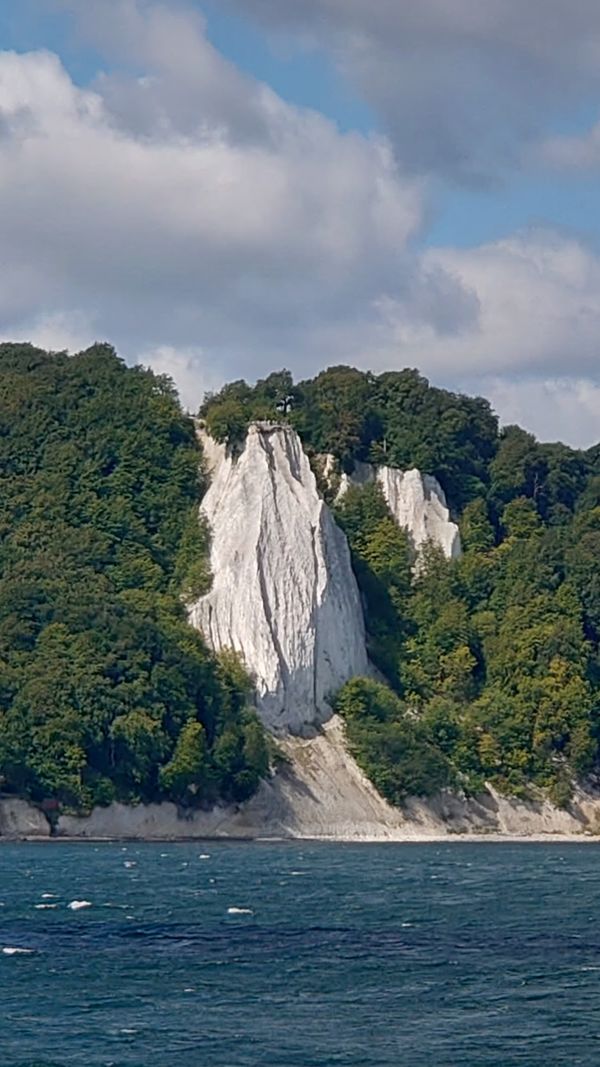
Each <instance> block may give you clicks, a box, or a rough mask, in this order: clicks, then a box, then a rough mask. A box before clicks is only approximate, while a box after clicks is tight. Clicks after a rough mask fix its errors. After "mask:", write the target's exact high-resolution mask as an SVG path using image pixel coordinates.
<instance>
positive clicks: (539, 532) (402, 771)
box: [201, 367, 600, 804]
mask: <svg viewBox="0 0 600 1067" xmlns="http://www.w3.org/2000/svg"><path fill="white" fill-rule="evenodd" d="M201 414H202V416H203V417H204V418H205V420H206V422H207V425H208V428H209V429H210V431H211V432H212V433H213V434H214V435H215V436H217V437H218V438H220V439H221V440H225V439H227V440H230V441H232V442H234V441H235V440H236V439H237V438H239V437H240V436H241V435H242V434H243V432H244V430H245V427H246V426H247V424H248V422H249V421H251V420H253V419H273V418H276V419H286V420H288V421H289V422H291V423H292V425H294V426H295V427H296V429H297V430H298V432H299V433H300V435H301V437H302V439H303V441H304V444H305V447H306V448H307V450H309V452H310V453H312V454H313V455H317V454H319V453H325V452H328V453H331V454H333V455H334V456H335V457H336V458H337V459H338V460H339V462H340V464H341V466H342V467H343V468H345V469H347V470H351V468H352V464H353V462H354V461H355V460H369V461H371V462H373V463H379V464H381V463H385V464H388V465H390V466H397V467H400V468H402V469H407V468H409V467H413V466H416V467H418V468H419V469H420V470H421V471H422V472H424V473H429V474H433V475H435V476H436V477H437V478H438V480H439V481H440V483H441V485H442V487H443V488H444V490H445V492H446V495H447V498H448V501H449V503H450V505H451V507H452V509H453V512H454V516H455V518H456V519H457V520H458V521H459V523H460V528H461V535H462V542H463V547H464V554H463V557H462V559H460V560H456V561H452V562H450V561H448V560H446V559H445V558H444V557H443V555H442V554H441V552H440V551H439V550H436V549H435V548H434V547H433V546H429V547H428V548H426V550H425V552H424V555H423V558H422V559H421V561H420V566H419V568H418V570H417V573H416V574H415V572H414V567H413V563H414V561H413V559H412V556H411V551H410V546H409V543H408V539H407V537H406V534H405V533H404V532H403V531H402V530H400V529H399V528H398V527H397V526H396V525H395V523H394V522H393V520H392V518H391V515H390V513H389V511H388V508H387V505H386V502H385V500H384V498H383V495H382V493H381V490H380V489H378V488H377V487H376V486H366V487H364V488H353V489H351V490H350V491H349V492H348V493H347V494H346V495H345V496H344V497H343V498H342V500H341V501H340V502H339V503H338V504H336V505H335V511H336V517H337V519H338V521H339V523H340V525H341V526H342V527H343V528H344V529H345V531H346V534H347V536H348V539H349V542H350V546H351V550H352V554H353V560H354V567H355V571H356V574H357V578H358V581H359V585H360V587H361V590H362V593H363V598H364V603H365V609H366V620H367V628H368V635H369V651H370V655H371V658H372V660H373V661H374V663H375V664H376V665H377V666H378V667H379V669H380V671H381V672H382V674H383V675H384V676H385V678H386V680H387V682H388V683H389V686H387V685H385V684H383V683H382V682H376V681H373V680H372V679H371V680H369V679H354V680H353V681H351V682H349V683H348V684H347V685H346V686H345V687H344V689H343V690H342V691H341V692H340V693H339V694H338V695H337V699H336V704H337V709H338V711H339V712H340V713H341V714H342V715H343V716H344V717H345V720H346V725H347V735H348V739H349V743H350V745H351V747H352V749H353V751H354V753H355V755H356V757H357V759H358V761H359V762H360V763H361V765H362V766H363V768H364V769H365V770H366V772H367V773H368V774H369V776H370V777H371V778H372V779H373V781H374V782H375V784H376V785H377V786H378V788H379V789H380V791H381V792H382V793H383V794H384V795H385V796H386V797H388V798H389V799H390V800H392V801H394V802H397V801H399V800H401V798H402V797H403V796H405V795H407V794H409V793H432V792H434V791H435V790H436V789H438V788H439V787H440V786H444V785H450V786H454V787H457V788H461V789H464V790H466V791H468V792H473V793H475V792H477V791H478V790H480V789H481V787H482V786H483V783H484V782H485V781H491V782H493V783H495V784H496V785H497V786H498V787H499V788H500V789H501V790H503V791H505V792H508V793H512V794H524V793H526V791H527V789H528V787H529V786H530V784H531V783H535V784H536V785H538V786H540V787H542V788H543V789H545V790H547V791H548V793H549V795H550V796H551V798H552V799H553V800H554V801H555V802H556V803H558V804H565V803H566V802H567V801H568V799H569V796H570V795H571V791H572V784H573V780H574V779H578V778H584V777H586V776H588V775H590V774H592V773H593V772H594V771H595V770H596V768H597V766H598V740H599V731H600V707H599V700H598V697H599V685H600V660H599V651H598V647H599V640H600V446H596V447H594V448H592V449H590V450H588V451H586V452H584V451H579V450H576V449H572V448H569V447H567V446H565V445H562V444H540V443H538V442H537V441H536V440H535V438H534V437H533V436H532V435H531V434H529V433H526V432H525V431H524V430H522V429H520V428H519V427H516V426H509V427H506V428H504V429H502V430H501V431H500V430H499V427H498V423H497V419H496V417H495V415H494V414H493V412H492V411H491V409H490V406H489V404H488V403H487V401H485V400H483V399H481V398H471V397H466V396H461V395H456V394H454V393H451V392H447V391H445V390H442V389H436V388H432V387H431V386H430V385H429V383H428V382H427V381H426V380H425V379H424V378H423V377H422V376H421V375H420V374H419V373H418V372H417V371H414V370H405V371H401V372H398V373H395V372H389V373H385V374H381V375H379V376H377V375H373V374H370V373H363V372H361V371H358V370H355V369H353V368H349V367H332V368H330V369H329V370H327V371H324V372H323V373H321V374H319V375H318V376H317V377H316V378H315V379H313V380H311V381H305V382H300V383H298V384H295V383H294V382H293V380H292V378H291V375H290V374H289V373H288V372H287V371H282V372H278V373H276V374H272V375H270V376H269V377H268V378H266V379H265V380H264V381H259V382H258V383H257V384H256V386H255V387H250V386H248V385H247V384H246V383H245V382H234V383H232V384H230V385H227V386H226V387H225V388H224V389H223V390H222V391H221V392H220V393H219V394H217V395H215V396H210V397H208V398H207V400H206V402H205V404H204V406H203V408H202V410H201ZM323 488H324V491H325V492H327V487H326V486H324V487H323Z"/></svg>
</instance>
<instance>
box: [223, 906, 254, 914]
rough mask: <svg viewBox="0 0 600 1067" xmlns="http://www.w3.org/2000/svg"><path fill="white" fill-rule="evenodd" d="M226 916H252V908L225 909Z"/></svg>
mask: <svg viewBox="0 0 600 1067" xmlns="http://www.w3.org/2000/svg"><path fill="white" fill-rule="evenodd" d="M227 914H228V915H254V912H253V911H252V908H227Z"/></svg>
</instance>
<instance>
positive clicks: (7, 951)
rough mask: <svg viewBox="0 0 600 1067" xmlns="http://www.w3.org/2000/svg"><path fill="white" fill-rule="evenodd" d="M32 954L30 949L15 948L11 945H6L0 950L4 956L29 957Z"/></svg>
mask: <svg viewBox="0 0 600 1067" xmlns="http://www.w3.org/2000/svg"><path fill="white" fill-rule="evenodd" d="M32 952H33V949H32V948H16V947H14V946H13V945H6V946H5V947H4V948H3V949H2V953H3V955H4V956H31V954H32Z"/></svg>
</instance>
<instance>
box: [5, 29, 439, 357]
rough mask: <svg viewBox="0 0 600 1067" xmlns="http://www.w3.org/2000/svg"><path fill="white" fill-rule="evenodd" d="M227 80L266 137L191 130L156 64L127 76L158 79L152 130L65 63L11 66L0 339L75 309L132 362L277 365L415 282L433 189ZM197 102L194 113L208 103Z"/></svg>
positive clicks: (32, 59) (22, 61)
mask: <svg viewBox="0 0 600 1067" xmlns="http://www.w3.org/2000/svg"><path fill="white" fill-rule="evenodd" d="M163 14H164V17H165V18H167V15H166V13H164V12H163ZM202 56H203V52H202V49H200V51H199V55H198V61H199V62H201V61H202ZM217 67H218V62H217V60H215V70H216V69H217ZM180 74H181V72H178V77H179V76H180ZM230 75H231V70H230V67H229V65H228V64H226V63H223V66H222V69H221V70H220V72H219V77H220V78H221V80H222V82H223V92H224V94H225V95H227V93H230V92H232V91H233V89H235V91H236V92H238V94H239V110H240V112H241V111H242V110H243V108H244V107H245V106H246V103H248V101H249V107H250V110H252V111H255V112H256V111H257V108H258V109H259V110H260V114H261V116H262V120H263V122H264V125H265V127H268V136H266V135H265V137H264V138H262V140H261V139H255V140H253V141H249V140H248V139H247V138H246V139H244V138H242V139H241V140H240V139H238V137H237V134H236V129H237V127H236V129H234V130H232V129H230V128H229V127H228V126H227V125H226V124H225V125H219V126H214V127H213V126H212V125H207V124H206V122H204V121H199V124H198V127H197V129H196V130H195V132H193V133H192V132H191V131H188V132H187V133H183V132H182V131H181V130H179V129H178V128H177V123H176V121H175V118H176V116H175V115H173V118H172V120H169V121H167V120H166V119H165V117H164V114H163V113H161V111H160V108H159V102H158V101H159V96H157V94H159V90H160V86H161V85H162V84H163V80H161V79H164V84H165V92H166V93H167V96H168V90H169V87H170V84H171V83H170V82H169V81H168V78H167V76H166V75H158V74H155V72H154V71H153V70H151V71H150V75H149V77H150V82H148V81H147V78H146V77H144V78H143V79H142V80H141V81H140V80H137V81H136V82H135V83H132V85H135V87H136V91H139V93H140V94H141V95H142V96H143V94H144V93H145V91H146V90H145V86H146V85H147V84H150V83H151V84H152V101H153V102H152V103H151V101H150V100H148V101H146V102H145V103H146V104H148V107H149V112H148V114H155V116H156V123H155V126H154V127H153V130H152V134H151V135H150V133H149V131H148V128H147V126H146V127H144V129H141V130H139V131H138V130H134V129H133V128H126V127H125V126H124V125H123V122H122V116H120V115H116V114H115V112H114V110H113V109H112V108H111V106H110V97H109V98H108V99H107V98H104V97H103V95H102V91H101V90H102V82H101V83H100V85H99V87H98V88H97V90H96V91H94V92H92V91H87V90H85V91H84V90H82V89H80V88H78V87H77V86H75V85H74V84H73V83H72V81H71V80H70V78H69V77H68V75H67V73H66V71H65V70H64V69H63V68H62V67H61V65H60V63H59V61H58V59H57V58H56V57H55V56H53V55H50V54H48V53H34V54H29V55H24V56H20V55H15V54H6V53H5V54H2V55H1V56H0V115H1V116H2V119H3V125H4V130H5V131H8V132H5V135H4V136H3V138H1V139H0V200H1V203H2V212H1V215H0V241H1V243H2V248H3V252H4V256H5V257H6V262H7V263H9V264H10V266H11V269H10V272H9V274H8V277H7V278H6V279H5V280H4V282H3V285H2V286H1V287H0V290H1V292H0V315H1V317H2V326H3V328H4V329H6V327H7V325H11V326H15V325H17V326H18V324H19V323H22V324H23V325H28V324H29V323H31V322H32V321H33V320H35V321H37V320H38V319H39V318H40V317H42V318H43V317H45V316H48V315H56V314H63V313H65V312H66V311H70V310H71V309H75V310H76V311H77V312H78V313H79V314H81V315H84V316H87V317H88V318H91V319H92V320H93V321H94V322H97V323H99V325H100V327H101V328H102V330H103V332H104V333H105V334H106V335H108V336H110V337H113V338H114V339H115V340H116V341H118V343H119V344H120V345H121V346H122V347H124V348H125V349H126V351H127V352H129V353H131V352H132V351H135V350H139V349H140V348H147V347H149V346H157V345H165V344H166V345H175V346H176V347H184V348H187V347H189V346H190V345H197V344H200V345H202V346H203V347H207V346H212V347H213V348H214V349H215V350H217V351H219V352H220V359H221V362H222V363H224V366H223V370H224V373H227V364H228V362H230V363H231V361H236V360H237V361H240V360H241V361H242V362H244V361H246V365H245V368H244V369H245V371H246V373H249V374H251V373H252V370H253V366H254V362H255V359H256V353H257V352H262V353H264V355H263V357H262V358H263V359H264V360H265V361H268V360H269V359H270V358H273V352H274V351H279V350H281V349H282V348H283V347H285V345H286V343H287V341H288V340H289V338H290V335H294V334H295V335H296V336H297V337H300V335H302V333H305V334H306V335H308V334H311V335H312V336H314V335H315V333H318V329H319V325H320V324H321V323H322V324H323V326H324V328H325V329H327V330H329V328H330V325H331V320H332V317H335V316H336V315H337V316H338V318H339V319H340V321H341V320H343V323H344V329H345V328H346V322H347V320H348V318H352V317H355V318H356V316H357V314H358V315H359V316H360V318H362V317H363V315H364V312H363V310H362V307H361V308H360V310H359V309H358V302H359V301H362V303H363V304H364V305H365V306H368V305H369V304H370V303H371V302H372V301H373V300H374V299H375V298H376V297H377V296H378V294H379V292H380V290H381V287H382V286H383V285H385V282H386V280H387V279H388V278H390V277H395V276H398V277H400V276H401V275H402V274H403V273H405V265H404V263H405V258H406V248H407V242H408V240H409V239H410V237H411V236H412V235H413V234H414V233H415V232H416V231H417V230H418V227H419V226H420V224H421V219H422V192H421V190H420V188H419V186H418V185H417V184H415V183H414V182H409V181H405V180H403V179H402V178H401V176H400V175H399V173H398V171H397V168H396V165H395V163H394V160H393V158H392V154H391V151H390V149H389V146H388V145H387V144H386V142H385V141H384V140H382V139H376V138H365V137H362V136H360V135H358V134H346V135H342V134H340V133H339V132H338V131H337V129H336V128H335V126H334V125H333V124H332V123H330V122H328V121H327V120H325V119H324V118H322V117H321V116H319V115H317V114H315V113H313V112H306V111H302V110H299V109H296V108H293V107H291V106H288V105H286V104H284V103H283V102H282V101H281V100H280V99H278V98H277V97H276V96H275V95H274V94H273V93H272V92H271V91H270V90H265V92H264V93H263V94H262V95H261V96H260V108H259V105H258V103H257V100H258V96H257V93H256V92H255V89H256V86H255V83H254V82H251V81H249V82H248V91H247V92H246V90H245V86H246V80H245V79H241V76H240V75H238V74H237V73H235V74H234V75H233V80H231V79H230ZM217 80H218V79H217ZM113 89H114V86H112V87H111V91H112V90H113ZM195 103H196V109H197V113H198V115H199V118H200V119H201V118H202V115H203V104H204V101H203V96H202V93H201V92H198V93H197V94H196V96H195ZM257 369H260V367H258V368H257Z"/></svg>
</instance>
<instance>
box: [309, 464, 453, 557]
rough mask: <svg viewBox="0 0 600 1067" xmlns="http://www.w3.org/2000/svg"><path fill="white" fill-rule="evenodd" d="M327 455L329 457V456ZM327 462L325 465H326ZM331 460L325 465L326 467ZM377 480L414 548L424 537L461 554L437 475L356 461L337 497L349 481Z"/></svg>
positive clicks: (447, 552) (343, 478) (447, 553)
mask: <svg viewBox="0 0 600 1067" xmlns="http://www.w3.org/2000/svg"><path fill="white" fill-rule="evenodd" d="M328 459H329V457H328ZM326 466H327V465H326ZM330 468H331V464H329V465H328V469H330ZM372 482H376V483H378V484H379V485H380V486H381V488H382V490H383V495H384V497H385V499H386V501H387V504H388V507H389V509H390V511H391V513H392V515H393V517H394V519H395V520H396V522H397V523H398V525H399V526H402V527H403V528H404V529H405V530H408V533H409V536H410V539H411V541H412V544H413V547H414V549H415V551H417V552H418V550H419V549H420V548H421V547H422V545H424V544H425V542H426V541H432V542H433V543H434V544H436V545H439V547H440V548H441V549H442V551H443V552H444V555H445V556H446V557H447V558H448V559H457V558H458V557H459V556H460V555H461V544H460V534H459V531H458V526H457V525H456V523H455V522H452V520H451V519H450V512H449V510H448V505H447V503H446V496H445V494H444V490H443V489H442V487H441V485H440V483H439V482H438V480H437V478H434V477H433V475H431V474H421V472H420V471H419V470H417V469H416V468H413V469H412V470H408V471H401V470H397V469H396V468H395V467H374V466H372V465H371V464H370V463H355V465H354V470H353V471H352V473H351V474H342V475H341V479H340V487H339V491H338V497H340V496H343V494H344V493H345V492H347V491H348V489H349V487H350V486H351V485H368V484H369V483H372Z"/></svg>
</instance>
